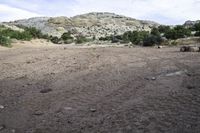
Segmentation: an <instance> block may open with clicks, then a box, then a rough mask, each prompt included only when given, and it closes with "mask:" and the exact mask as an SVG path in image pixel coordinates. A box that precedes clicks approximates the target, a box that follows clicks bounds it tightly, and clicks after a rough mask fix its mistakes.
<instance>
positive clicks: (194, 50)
mask: <svg viewBox="0 0 200 133" xmlns="http://www.w3.org/2000/svg"><path fill="white" fill-rule="evenodd" d="M189 52H199V48H198V47H195V46H190V47H189Z"/></svg>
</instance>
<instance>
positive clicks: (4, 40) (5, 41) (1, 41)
mask: <svg viewBox="0 0 200 133" xmlns="http://www.w3.org/2000/svg"><path fill="white" fill-rule="evenodd" d="M0 45H1V46H5V47H11V40H10V39H9V38H8V37H5V36H2V35H0Z"/></svg>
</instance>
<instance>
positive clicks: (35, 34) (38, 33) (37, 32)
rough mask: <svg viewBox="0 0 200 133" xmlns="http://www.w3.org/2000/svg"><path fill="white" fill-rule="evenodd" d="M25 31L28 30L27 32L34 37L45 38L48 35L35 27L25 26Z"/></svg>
mask: <svg viewBox="0 0 200 133" xmlns="http://www.w3.org/2000/svg"><path fill="white" fill-rule="evenodd" d="M24 32H26V33H27V34H29V35H30V36H32V37H33V38H44V36H46V35H43V34H42V32H41V31H40V30H37V29H36V28H34V27H25V28H24Z"/></svg>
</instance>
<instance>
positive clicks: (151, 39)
mask: <svg viewBox="0 0 200 133" xmlns="http://www.w3.org/2000/svg"><path fill="white" fill-rule="evenodd" d="M161 42H162V39H161V37H160V36H156V35H149V36H148V37H146V38H144V40H143V46H154V45H156V44H158V45H159V44H161Z"/></svg>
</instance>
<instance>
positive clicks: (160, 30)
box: [158, 25, 170, 34]
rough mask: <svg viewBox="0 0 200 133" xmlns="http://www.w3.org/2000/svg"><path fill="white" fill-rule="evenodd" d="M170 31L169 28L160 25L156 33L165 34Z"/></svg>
mask: <svg viewBox="0 0 200 133" xmlns="http://www.w3.org/2000/svg"><path fill="white" fill-rule="evenodd" d="M169 30H170V27H169V26H165V25H160V26H158V31H159V32H160V33H164V34H165V33H166V32H168V31H169Z"/></svg>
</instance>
